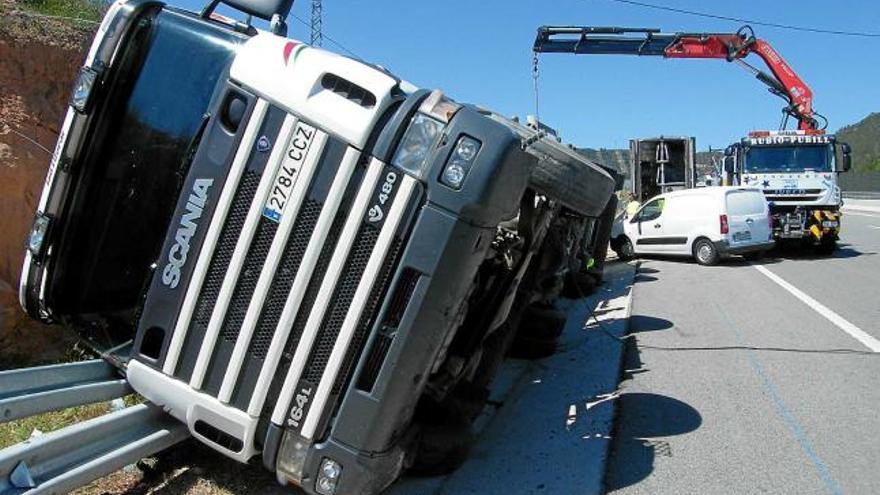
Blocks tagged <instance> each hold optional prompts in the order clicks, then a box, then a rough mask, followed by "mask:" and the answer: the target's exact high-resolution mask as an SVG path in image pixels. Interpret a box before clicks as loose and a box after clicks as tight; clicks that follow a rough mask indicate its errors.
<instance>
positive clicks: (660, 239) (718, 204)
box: [611, 187, 774, 265]
mask: <svg viewBox="0 0 880 495" xmlns="http://www.w3.org/2000/svg"><path fill="white" fill-rule="evenodd" d="M773 244H774V241H773V229H772V228H771V219H770V214H769V208H768V206H767V200H766V199H765V198H764V193H763V192H761V190H759V189H755V188H748V187H704V188H700V189H685V190H682V191H674V192H670V193H666V194H661V195H659V196H656V197H654V198H652V199H651V200H649V201H648V202H647V203H645V204H644V205H643V206H642V207H641V208H639V209H638V210H637V211H636V212H635V213H634V214H632V215H626V214H624V216H623V218H622V221H621V222H618V224H617V225H616V228H615V232H613V233H612V241H611V247H612V249H614V251H615V252H617V254H618V256H620V258H621V259H624V260H626V259H631V258H633V257H635V256H638V255H641V254H668V255H685V256H693V257H694V258H695V259H696V260H697V262H698V263H700V264H701V265H714V264H715V263H717V262H718V260H719V259H720V258H722V257H726V256H728V255H731V254H741V255H743V256H745V257H746V258H758V257H760V256H761V255H762V254H763V253H764V252H765V251H767V250H768V249H770V248H772V247H773Z"/></svg>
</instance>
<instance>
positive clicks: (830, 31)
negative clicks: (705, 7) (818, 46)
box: [608, 0, 880, 38]
mask: <svg viewBox="0 0 880 495" xmlns="http://www.w3.org/2000/svg"><path fill="white" fill-rule="evenodd" d="M608 1H609V2H616V3H623V4H627V5H634V6H636V7H645V8H649V9H656V10H665V11H667V12H675V13H677V14H687V15H693V16H697V17H708V18H710V19H720V20H722V21H733V22H742V23H745V24H754V25H756V26H767V27H774V28H779V29H790V30H792V31H806V32H809V33H819V34H834V35H838V36H860V37H863V38H880V33H868V32H864V31H838V30H834V29H820V28H813V27H807V26H796V25H793V24H780V23H776V22H765V21H757V20H754V19H743V18H740V17H730V16H726V15H717V14H710V13H707V12H697V11H693V10H685V9H678V8H675V7H667V6H665V5H656V4H652V3H645V2H638V1H636V0H608Z"/></svg>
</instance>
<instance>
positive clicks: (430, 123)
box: [391, 113, 446, 170]
mask: <svg viewBox="0 0 880 495" xmlns="http://www.w3.org/2000/svg"><path fill="white" fill-rule="evenodd" d="M445 125H446V124H444V123H443V122H440V121H439V120H436V119H434V118H431V117H429V116H427V115H425V114H423V113H416V114H415V116H413V118H412V120H411V121H410V124H409V127H408V128H407V129H406V133H405V134H404V135H403V139H401V140H400V144H399V145H398V146H397V151H396V152H395V153H394V158H393V159H392V160H391V163H393V164H394V165H397V166H398V167H400V168H403V169H405V170H419V169H420V168H421V166H422V165H423V164H424V163H425V159H427V158H428V155H430V154H431V150H433V149H434V146H436V145H437V141H439V140H440V135H441V134H442V133H443V127H444V126H445Z"/></svg>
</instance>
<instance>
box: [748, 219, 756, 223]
mask: <svg viewBox="0 0 880 495" xmlns="http://www.w3.org/2000/svg"><path fill="white" fill-rule="evenodd" d="M753 222H754V220H752V219H751V218H746V223H753Z"/></svg>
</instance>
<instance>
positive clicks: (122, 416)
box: [0, 359, 189, 495]
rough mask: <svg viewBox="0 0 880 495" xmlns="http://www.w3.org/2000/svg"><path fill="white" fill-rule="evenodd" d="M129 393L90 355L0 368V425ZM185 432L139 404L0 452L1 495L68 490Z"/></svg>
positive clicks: (154, 409) (160, 447)
mask: <svg viewBox="0 0 880 495" xmlns="http://www.w3.org/2000/svg"><path fill="white" fill-rule="evenodd" d="M130 393H132V390H131V388H130V387H129V385H128V382H126V380H125V379H124V378H123V377H122V376H121V375H120V374H119V370H117V369H116V368H115V367H113V366H112V365H110V364H108V363H106V362H104V361H102V360H100V359H96V360H94V361H83V362H79V363H67V364H57V365H51V366H39V367H34V368H24V369H20V370H11V371H3V372H0V423H3V422H7V421H12V420H15V419H19V418H25V417H28V416H34V415H36V414H41V413H44V412H48V411H54V410H61V409H66V408H68V407H74V406H79V405H83V404H91V403H95V402H100V401H105V400H110V399H115V398H117V397H122V396H124V395H128V394H130ZM187 437H189V431H188V430H187V427H186V425H184V424H183V423H180V422H178V421H177V420H175V419H174V418H172V417H171V416H169V415H168V414H166V413H165V412H164V411H163V410H162V409H161V408H159V407H156V406H154V405H152V404H149V403H146V404H138V405H136V406H132V407H128V408H125V409H122V410H119V411H115V412H111V413H108V414H105V415H103V416H100V417H97V418H94V419H91V420H89V421H84V422H81V423H76V424H73V425H70V426H68V427H66V428H62V429H60V430H57V431H53V432H51V433H47V434H43V435H40V436H36V437H32V438H30V439H28V440H25V441H24V442H21V443H18V444H16V445H13V446H11V447H8V448H6V449H3V450H0V495H7V494H9V495H13V494H14V495H20V494H29V495H36V494H44V493H45V494H49V493H52V494H55V493H67V492H69V491H71V490H73V489H75V488H77V487H80V486H83V485H85V484H87V483H89V482H91V481H93V480H95V479H97V478H100V477H101V476H105V475H107V474H110V473H112V472H113V471H116V470H117V469H120V468H122V467H124V466H126V465H129V464H133V463H135V462H137V461H138V460H140V459H141V458H143V457H147V456H150V455H152V454H155V453H156V452H158V451H160V450H163V449H166V448H168V447H170V446H172V445H174V444H176V443H178V442H180V441H182V440H184V439H186V438H187Z"/></svg>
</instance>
